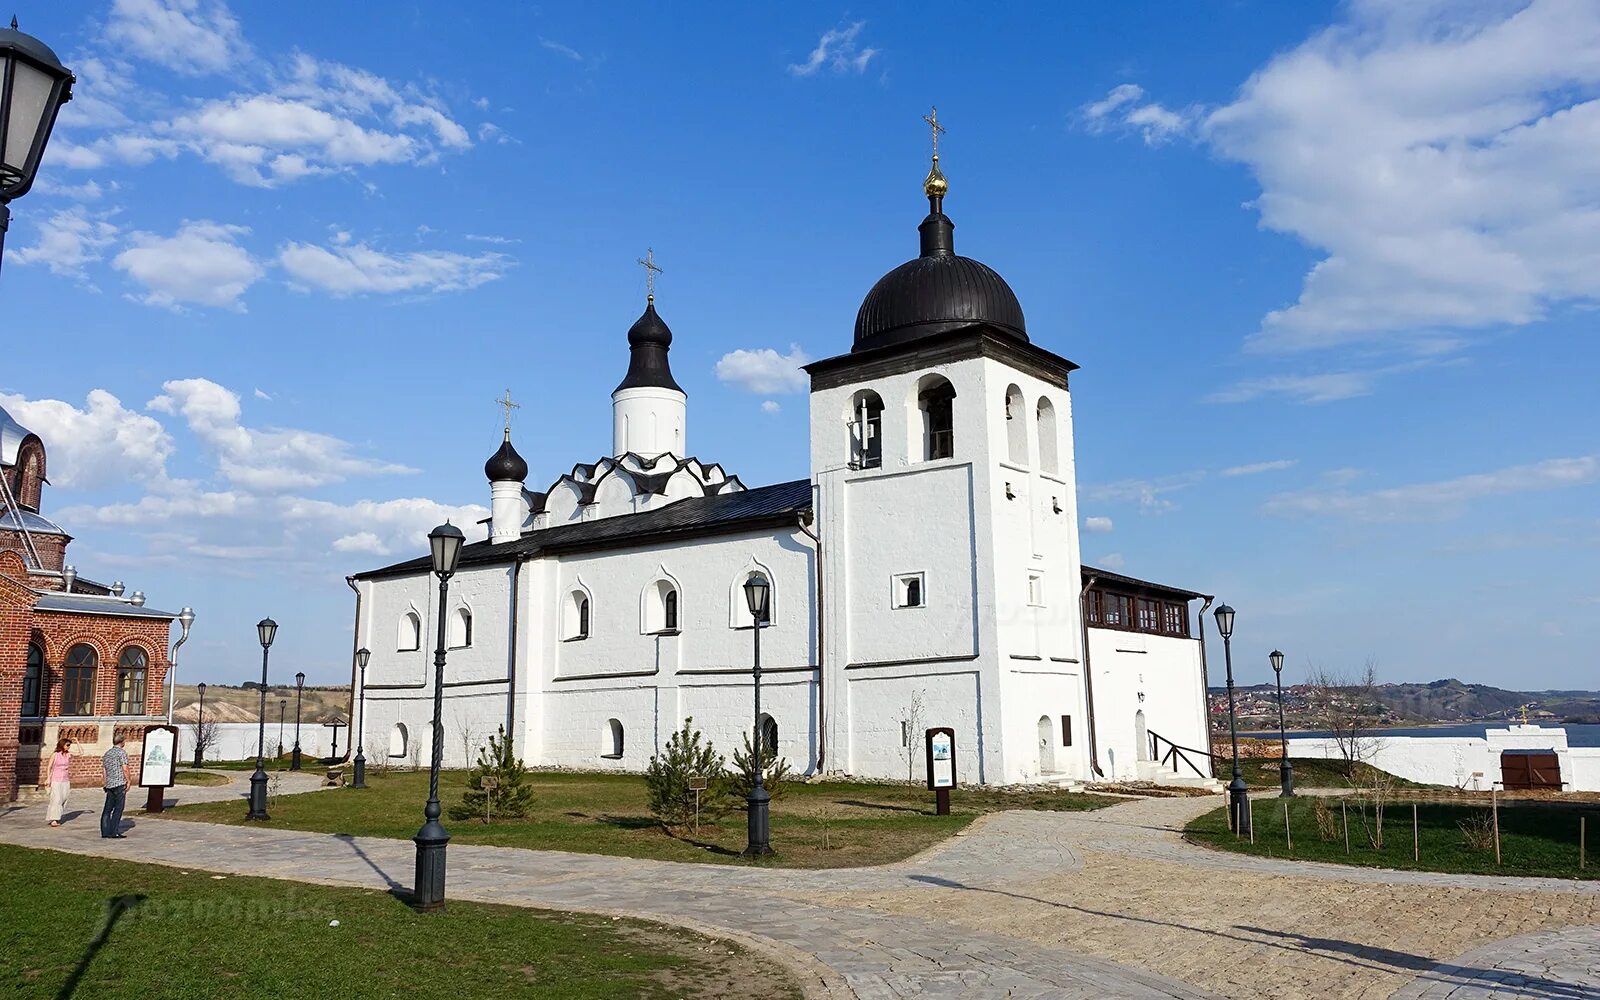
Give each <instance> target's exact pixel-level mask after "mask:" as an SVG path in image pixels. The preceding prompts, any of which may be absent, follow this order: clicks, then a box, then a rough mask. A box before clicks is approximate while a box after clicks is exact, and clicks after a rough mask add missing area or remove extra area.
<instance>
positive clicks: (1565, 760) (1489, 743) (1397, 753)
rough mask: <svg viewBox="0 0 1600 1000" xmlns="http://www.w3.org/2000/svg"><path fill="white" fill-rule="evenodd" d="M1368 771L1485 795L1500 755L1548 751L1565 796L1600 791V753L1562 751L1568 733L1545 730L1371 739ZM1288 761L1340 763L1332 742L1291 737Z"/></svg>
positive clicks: (1498, 773) (1599, 750) (1524, 728)
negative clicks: (1310, 759) (1481, 735)
mask: <svg viewBox="0 0 1600 1000" xmlns="http://www.w3.org/2000/svg"><path fill="white" fill-rule="evenodd" d="M1368 745H1369V746H1370V747H1371V749H1372V752H1371V755H1370V756H1366V757H1364V759H1365V760H1366V761H1367V762H1368V763H1370V764H1371V765H1372V766H1374V767H1376V768H1379V769H1381V770H1384V771H1388V772H1390V773H1392V774H1398V775H1399V776H1400V777H1402V778H1406V779H1408V780H1411V781H1420V782H1423V783H1425V784H1430V785H1450V786H1453V787H1456V788H1468V789H1483V790H1487V789H1488V788H1489V787H1490V785H1491V783H1493V782H1497V781H1499V780H1500V777H1501V770H1500V753H1501V751H1503V750H1551V751H1554V752H1555V754H1556V760H1557V762H1558V764H1559V765H1560V768H1561V780H1562V782H1563V783H1564V784H1563V787H1564V789H1565V790H1566V791H1581V792H1592V791H1600V747H1595V748H1591V747H1576V748H1569V747H1568V746H1567V731H1566V730H1565V729H1561V728H1547V727H1544V726H1537V725H1529V726H1511V727H1509V728H1506V729H1490V730H1488V732H1487V735H1486V738H1481V739H1480V738H1477V737H1471V736H1376V737H1373V738H1372V739H1371V741H1370V744H1368ZM1289 756H1291V757H1322V758H1328V759H1339V758H1341V757H1342V754H1341V753H1340V750H1339V746H1338V744H1337V743H1336V742H1335V741H1333V740H1331V739H1321V738H1315V737H1298V738H1297V737H1290V739H1289Z"/></svg>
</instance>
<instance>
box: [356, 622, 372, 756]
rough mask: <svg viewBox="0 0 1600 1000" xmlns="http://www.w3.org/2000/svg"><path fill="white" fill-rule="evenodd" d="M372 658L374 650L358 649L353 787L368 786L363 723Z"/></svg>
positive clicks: (363, 647)
mask: <svg viewBox="0 0 1600 1000" xmlns="http://www.w3.org/2000/svg"><path fill="white" fill-rule="evenodd" d="M370 659H372V650H370V649H368V648H367V647H365V646H362V647H361V648H360V649H358V650H356V666H358V667H360V668H361V691H360V693H359V694H358V695H357V696H356V768H355V770H356V780H355V782H354V783H353V784H352V785H351V787H352V788H365V787H367V755H366V753H365V752H364V751H365V750H366V746H367V739H366V732H365V731H364V729H363V728H362V724H363V723H364V722H365V721H366V712H365V711H363V710H364V709H365V708H366V705H367V661H368V660H370Z"/></svg>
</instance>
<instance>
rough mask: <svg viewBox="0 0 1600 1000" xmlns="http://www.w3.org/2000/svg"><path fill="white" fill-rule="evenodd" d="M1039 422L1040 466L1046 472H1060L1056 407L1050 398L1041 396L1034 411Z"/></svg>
mask: <svg viewBox="0 0 1600 1000" xmlns="http://www.w3.org/2000/svg"><path fill="white" fill-rule="evenodd" d="M1034 416H1035V419H1036V420H1037V421H1038V424H1039V468H1041V469H1043V470H1044V471H1046V472H1060V471H1061V459H1060V457H1059V456H1058V455H1057V453H1056V408H1055V406H1054V404H1052V403H1051V402H1050V400H1048V399H1046V398H1044V397H1043V396H1040V397H1039V406H1038V408H1037V409H1036V410H1035V411H1034Z"/></svg>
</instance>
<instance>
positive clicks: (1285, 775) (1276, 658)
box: [1267, 649, 1294, 799]
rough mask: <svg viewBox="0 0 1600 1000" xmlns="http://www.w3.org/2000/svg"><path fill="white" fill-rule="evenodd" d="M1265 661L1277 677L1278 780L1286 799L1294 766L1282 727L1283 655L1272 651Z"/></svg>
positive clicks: (1287, 740) (1291, 788)
mask: <svg viewBox="0 0 1600 1000" xmlns="http://www.w3.org/2000/svg"><path fill="white" fill-rule="evenodd" d="M1267 659H1268V660H1269V661H1270V662H1271V663H1272V672H1273V673H1274V674H1276V675H1277V677H1278V743H1279V745H1280V746H1281V747H1282V748H1283V757H1282V760H1281V761H1280V762H1279V764H1278V780H1279V782H1280V783H1281V785H1282V788H1283V797H1284V798H1286V799H1287V798H1290V797H1292V796H1293V795H1294V765H1293V764H1291V763H1289V734H1288V732H1287V731H1286V730H1285V729H1284V727H1283V653H1281V652H1280V651H1278V650H1276V649H1274V650H1273V651H1272V652H1271V653H1269V654H1267Z"/></svg>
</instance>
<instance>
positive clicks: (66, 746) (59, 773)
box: [46, 738, 72, 826]
mask: <svg viewBox="0 0 1600 1000" xmlns="http://www.w3.org/2000/svg"><path fill="white" fill-rule="evenodd" d="M70 791H72V741H71V740H69V739H65V738H62V739H59V740H57V741H56V752H55V753H53V754H51V755H50V810H49V812H48V813H47V814H46V815H47V816H48V818H49V820H50V825H51V826H60V825H61V814H62V813H64V812H66V810H67V793H68V792H70Z"/></svg>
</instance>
